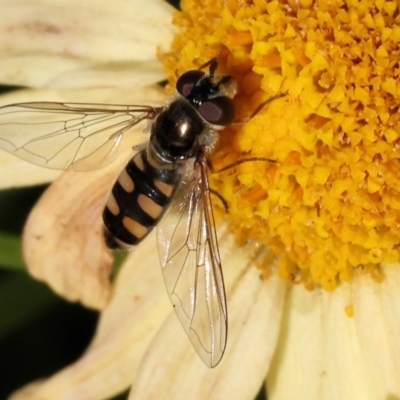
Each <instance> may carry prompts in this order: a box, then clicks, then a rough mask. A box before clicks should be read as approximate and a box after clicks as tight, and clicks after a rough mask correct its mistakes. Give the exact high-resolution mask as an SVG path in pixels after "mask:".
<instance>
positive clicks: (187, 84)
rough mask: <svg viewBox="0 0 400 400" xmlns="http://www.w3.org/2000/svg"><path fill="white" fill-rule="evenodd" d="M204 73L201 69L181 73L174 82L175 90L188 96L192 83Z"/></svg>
mask: <svg viewBox="0 0 400 400" xmlns="http://www.w3.org/2000/svg"><path fill="white" fill-rule="evenodd" d="M204 75H205V73H204V72H203V71H199V70H193V71H188V72H185V73H184V74H182V75H181V76H180V77H179V79H178V81H177V82H176V90H177V91H178V92H179V93H180V94H181V95H182V96H183V97H188V96H189V95H190V93H191V91H192V89H193V87H194V85H195V84H196V83H197V82H198V81H199V80H200V79H201V78H202V77H203V76H204Z"/></svg>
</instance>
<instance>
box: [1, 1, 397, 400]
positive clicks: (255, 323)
mask: <svg viewBox="0 0 400 400" xmlns="http://www.w3.org/2000/svg"><path fill="white" fill-rule="evenodd" d="M81 3H82V2H75V1H73V0H69V1H68V2H67V1H65V2H64V1H57V2H55V3H51V4H47V3H46V2H42V1H38V2H35V4H34V5H33V4H30V3H29V2H25V1H18V2H15V3H12V4H10V3H8V2H4V5H3V7H2V13H3V15H10V18H7V19H4V21H3V22H2V24H3V28H2V29H3V33H2V37H5V38H6V39H5V44H4V46H3V48H2V49H1V51H2V52H3V54H4V60H5V61H4V62H3V64H2V67H1V69H0V74H3V76H1V79H2V81H3V82H10V83H13V84H23V85H26V86H31V87H33V88H35V90H30V91H24V92H19V93H16V94H15V93H14V94H10V95H7V96H2V98H1V104H7V103H14V102H22V101H32V99H36V100H39V99H40V100H44V99H46V100H54V101H67V100H68V101H79V102H101V103H107V102H108V103H117V104H123V103H126V104H137V103H142V104H162V102H163V101H164V100H165V97H164V96H165V95H164V94H162V90H161V89H159V88H158V87H156V86H154V85H152V82H157V81H159V80H161V79H163V76H167V77H168V80H169V86H168V87H167V90H169V91H170V92H171V91H172V89H173V87H174V84H175V82H176V79H177V76H179V75H180V74H182V73H183V72H184V71H187V70H190V69H197V68H198V67H199V66H200V65H202V64H204V62H206V61H207V60H209V59H210V58H211V57H213V56H214V55H215V54H216V53H217V52H218V50H219V49H220V48H221V44H222V45H224V46H225V48H226V49H227V51H224V52H223V53H222V55H221V57H220V60H219V61H220V63H219V64H220V68H219V70H220V72H221V73H228V74H229V75H232V76H233V77H234V78H235V80H236V81H237V84H238V94H237V96H236V97H235V106H236V109H237V116H238V118H239V119H246V118H247V117H248V116H249V115H251V114H252V112H254V110H256V109H257V107H258V106H259V105H260V104H261V103H262V102H263V101H264V100H265V99H267V98H268V97H270V96H273V95H275V94H277V93H283V92H286V91H288V95H287V96H286V97H284V98H281V99H279V100H276V101H275V102H272V103H270V104H268V106H267V107H265V108H264V109H263V110H261V111H260V112H259V113H258V114H257V115H256V116H255V117H254V118H252V119H251V120H250V121H248V122H247V123H245V124H234V125H233V126H231V127H229V128H227V129H226V130H224V131H223V132H221V135H220V136H221V138H220V141H219V144H218V147H217V149H216V151H215V152H214V153H213V154H212V163H213V165H214V167H215V169H216V170H221V169H223V168H224V167H225V166H227V165H230V164H232V162H234V161H236V160H238V159H239V160H240V159H244V158H246V157H247V158H249V157H260V158H263V159H272V160H274V161H275V162H269V163H268V162H262V161H258V162H247V163H243V164H241V165H238V166H237V167H236V168H234V169H231V170H227V171H223V172H220V173H217V174H213V175H212V176H211V177H210V178H211V185H212V187H213V188H214V189H215V190H216V191H217V192H218V193H220V194H221V195H222V196H223V198H224V199H226V200H227V202H228V204H229V212H228V213H225V211H224V210H223V207H219V205H218V204H217V201H216V204H215V208H216V212H217V219H218V220H219V221H222V220H226V221H227V222H226V223H225V225H222V227H221V229H220V230H219V242H220V250H221V258H222V261H223V268H224V275H225V281H226V289H227V302H228V308H229V336H228V345H227V348H226V352H225V355H224V358H223V360H222V361H221V363H220V364H219V365H218V366H217V367H216V368H215V369H212V370H210V369H208V368H206V367H205V366H204V365H203V364H202V362H201V360H200V359H199V358H198V356H197V354H196V352H195V351H194V350H193V349H192V348H191V344H190V342H189V341H188V340H187V338H186V336H185V334H184V332H183V330H182V328H181V326H180V324H179V322H178V321H177V319H176V316H175V314H174V312H173V311H172V310H171V306H170V304H169V300H168V298H167V295H166V293H165V288H164V285H163V282H162V278H161V273H160V271H159V261H158V257H157V254H156V251H155V242H156V239H155V237H154V235H151V236H150V237H149V238H147V239H146V240H145V241H144V242H143V244H141V245H140V246H138V247H137V248H135V249H134V250H133V251H132V252H131V253H130V254H129V255H128V257H127V258H126V260H125V261H124V265H123V268H122V269H121V271H120V273H119V274H118V276H117V278H116V279H115V281H114V282H113V283H112V284H110V283H109V281H108V275H109V272H110V268H111V262H112V258H111V255H110V253H109V251H108V250H107V249H106V247H105V245H104V241H103V238H102V228H101V218H100V215H101V211H102V207H103V206H104V204H105V201H106V199H107V194H108V193H109V191H110V188H111V186H112V184H113V181H114V180H115V178H116V176H118V173H119V171H120V170H121V169H122V168H123V165H124V163H126V160H127V159H129V157H130V156H131V146H132V140H133V139H130V136H132V137H133V138H135V137H136V136H137V134H136V129H135V130H134V132H132V133H129V134H127V135H126V136H127V137H126V138H125V139H126V140H125V143H124V145H123V149H122V152H121V153H122V154H121V156H120V157H119V158H118V159H117V161H116V162H115V163H113V164H112V165H110V166H109V167H106V168H104V169H101V170H98V171H94V172H90V173H79V172H73V171H67V172H65V173H63V175H62V176H60V177H58V178H57V180H56V181H55V182H54V183H53V185H52V186H51V187H50V188H49V189H48V191H47V192H46V193H45V194H44V196H43V197H42V199H41V200H40V201H39V203H38V204H37V205H36V207H35V208H34V210H33V211H32V213H31V216H30V217H29V220H28V222H27V225H26V228H25V233H24V256H25V260H26V261H27V264H28V268H29V271H30V272H31V273H32V275H33V276H35V277H37V278H38V279H41V280H44V281H46V282H47V283H48V284H49V285H50V286H51V287H52V288H53V289H54V290H55V291H56V292H57V293H59V294H60V295H62V296H64V297H66V298H67V299H69V300H71V301H80V302H82V303H83V304H85V305H87V306H90V307H94V308H98V309H101V310H102V313H101V318H100V322H99V325H98V328H97V333H96V335H95V337H94V338H93V341H92V343H91V344H90V346H89V348H88V349H87V351H86V352H85V354H84V355H83V356H82V357H81V358H80V359H79V360H77V361H76V362H75V363H74V364H72V365H70V366H69V367H67V368H65V369H63V370H62V371H60V372H58V373H57V374H55V375H53V376H52V377H50V378H46V379H44V380H43V381H40V382H34V383H32V384H30V385H28V386H26V387H24V388H22V389H21V390H20V391H18V392H16V393H15V394H14V395H13V396H12V399H38V400H39V399H41V400H42V399H55V398H56V399H80V400H81V399H87V400H93V399H105V398H108V397H110V396H112V395H113V394H115V393H118V392H120V391H122V390H124V389H125V388H128V387H131V392H130V395H129V399H140V400H142V399H153V398H165V399H186V398H191V399H205V398H207V399H225V398H234V399H251V398H254V397H255V396H256V394H257V392H258V391H259V389H260V387H261V386H262V385H263V384H265V385H266V387H267V391H268V398H270V399H287V398H295V399H304V398H307V399H321V398H322V399H330V398H334V399H338V398H339V399H347V398H360V399H377V398H389V397H396V396H400V379H399V373H400V300H399V296H398V295H397V292H398V291H399V288H400V286H399V285H400V274H399V268H398V261H399V250H398V248H399V243H400V236H399V233H400V229H399V226H400V224H399V222H400V214H399V210H400V202H399V198H400V197H399V190H400V189H399V184H398V182H400V172H399V160H398V159H399V155H400V146H399V143H400V141H399V140H400V139H399V135H400V125H399V124H400V122H399V119H400V117H399V113H398V105H397V103H398V101H397V98H398V91H399V89H398V84H397V80H398V73H399V65H398V60H397V58H398V50H399V49H398V43H399V41H400V28H399V27H398V25H399V6H398V4H397V3H396V2H390V1H379V2H375V3H371V2H369V1H366V0H364V1H358V2H354V1H340V0H339V1H324V0H320V1H311V0H299V1H290V0H289V1H285V2H283V1H282V2H278V1H268V2H267V1H258V0H253V1H247V2H243V1H236V0H231V1H226V0H213V1H211V0H203V1H199V0H183V1H182V3H181V11H180V12H176V13H174V14H173V13H172V9H171V8H169V7H168V6H166V5H165V3H162V2H160V1H155V0H153V1H150V2H147V3H146V7H143V5H141V4H139V3H136V2H135V1H122V0H119V1H118V3H116V2H112V3H111V2H102V3H101V4H100V3H98V2H95V1H86V2H84V3H83V4H81ZM14 4H15V5H14ZM17 4H18V6H17ZM172 15H174V17H173V22H174V23H173V25H172V24H171V23H170V22H169V19H170V18H172ZM173 33H175V36H174V39H173V41H172V47H171V48H169V47H168V46H169V43H170V40H172V39H171V38H172V35H173ZM157 46H161V47H158V49H159V50H158V57H159V59H161V60H162V62H163V64H164V71H165V74H166V75H162V74H161V72H160V70H159V69H158V64H157V61H156V58H155V51H156V48H157ZM44 69H45V70H46V73H47V71H49V74H43V70H44ZM127 88H128V89H127ZM133 88H134V89H133ZM138 130H140V128H138ZM1 159H2V161H1V162H2V168H3V171H5V170H6V169H7V171H13V175H12V177H10V180H9V183H8V184H9V185H24V184H32V183H37V182H44V181H48V180H50V179H53V178H54V177H55V174H57V173H54V172H52V171H50V172H48V171H46V170H43V169H40V168H36V167H33V166H31V165H25V164H26V163H23V162H22V161H20V160H16V159H13V158H12V157H11V156H8V155H6V154H4V153H2V154H1ZM3 160H5V161H3ZM14 171H15V172H14ZM28 174H29V175H28ZM0 175H1V176H6V175H8V176H9V175H10V174H9V172H8V174H6V173H5V172H4V173H3V172H2V171H1V170H0ZM6 182H7V181H6ZM238 244H239V245H240V246H238Z"/></svg>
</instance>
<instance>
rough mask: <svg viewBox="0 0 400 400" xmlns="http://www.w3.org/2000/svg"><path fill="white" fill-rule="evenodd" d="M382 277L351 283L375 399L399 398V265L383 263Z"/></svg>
mask: <svg viewBox="0 0 400 400" xmlns="http://www.w3.org/2000/svg"><path fill="white" fill-rule="evenodd" d="M383 272H384V275H385V280H384V281H383V282H382V283H380V284H377V283H376V282H374V281H373V280H372V279H371V278H370V277H369V276H360V277H359V279H357V280H356V281H355V282H354V288H353V293H354V312H355V315H354V320H355V324H356V333H357V338H358V341H359V345H360V348H361V352H362V355H363V359H364V363H365V366H366V368H367V372H368V378H367V379H368V380H367V384H366V386H368V387H369V388H370V389H371V391H372V390H373V391H372V394H373V397H371V398H375V399H378V398H380V399H384V398H387V399H389V398H399V397H400V296H399V293H400V265H399V264H395V265H385V267H384V268H383Z"/></svg>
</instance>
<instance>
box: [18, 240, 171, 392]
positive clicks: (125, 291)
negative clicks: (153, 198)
mask: <svg viewBox="0 0 400 400" xmlns="http://www.w3.org/2000/svg"><path fill="white" fill-rule="evenodd" d="M155 247H156V239H155V235H154V234H151V235H150V236H149V237H148V238H146V239H145V240H144V241H143V243H141V245H140V246H138V247H137V248H135V249H134V250H132V252H131V254H130V255H129V257H128V258H127V259H126V260H125V262H124V265H123V267H122V268H121V271H120V272H119V274H118V277H117V279H116V282H115V284H114V290H113V293H112V297H111V300H110V303H109V304H108V305H107V307H106V309H105V310H104V311H103V312H102V314H101V318H100V321H99V326H98V329H97V333H96V336H95V338H94V340H93V341H92V343H91V344H90V346H89V348H88V349H87V350H86V352H85V353H84V354H83V356H81V358H80V359H79V360H78V361H76V362H75V363H74V364H72V365H70V366H68V367H67V368H65V369H63V370H62V371H60V372H58V373H57V374H55V375H54V376H52V377H50V378H49V379H47V380H43V381H38V382H34V383H31V384H29V385H27V386H26V387H24V388H22V389H20V390H19V391H17V392H16V393H14V394H13V395H12V396H11V400H20V399H21V400H55V399H57V400H72V399H73V400H97V399H99V400H104V399H106V398H110V397H111V396H113V395H115V394H117V393H119V392H121V391H123V390H124V389H126V388H128V387H129V386H130V384H131V383H132V379H133V378H134V376H135V375H136V374H137V369H138V367H139V363H140V360H141V358H142V356H143V353H144V352H145V350H146V348H147V347H148V345H149V343H150V342H151V340H152V338H153V336H154V335H155V333H156V332H157V331H158V329H159V326H160V324H161V323H162V321H163V320H164V319H165V318H166V316H167V315H168V313H170V311H171V304H170V302H169V300H168V297H167V293H166V290H165V286H164V282H163V279H162V274H161V271H160V266H159V261H158V255H157V252H156V251H155Z"/></svg>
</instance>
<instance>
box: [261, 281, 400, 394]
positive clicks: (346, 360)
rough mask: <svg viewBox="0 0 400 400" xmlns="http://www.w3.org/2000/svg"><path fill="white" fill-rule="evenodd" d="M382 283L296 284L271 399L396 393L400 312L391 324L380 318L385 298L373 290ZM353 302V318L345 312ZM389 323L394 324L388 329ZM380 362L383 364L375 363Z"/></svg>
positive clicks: (394, 290) (275, 363)
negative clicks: (326, 287) (335, 286)
mask: <svg viewBox="0 0 400 400" xmlns="http://www.w3.org/2000/svg"><path fill="white" fill-rule="evenodd" d="M390 281H392V280H390ZM394 281H397V282H396V284H392V286H393V287H392V293H391V294H394V295H395V296H396V295H397V293H398V290H399V285H398V283H399V275H398V274H397V278H396V279H395V280H394ZM388 282H389V281H388ZM351 285H352V286H351ZM383 285H384V284H381V285H379V284H376V283H374V282H372V280H371V278H370V277H362V278H361V277H356V278H355V280H354V282H353V283H352V284H342V285H341V286H340V287H339V288H338V289H336V290H335V291H334V292H333V293H328V292H326V291H323V290H321V289H316V290H314V291H313V292H307V291H306V290H305V289H304V288H303V287H302V286H294V287H293V288H292V290H291V291H290V292H289V296H288V299H287V302H286V305H285V313H284V318H283V324H282V334H281V337H280V341H279V344H278V348H277V353H276V356H275V357H274V360H273V364H272V365H271V371H270V373H269V375H268V379H267V390H268V398H269V399H272V400H279V399H287V398H291V399H305V398H306V399H308V400H313V399H316V400H317V399H318V400H321V399H323V400H325V399H329V400H330V399H332V400H334V399H363V400H364V399H365V400H369V399H371V400H373V399H378V398H386V397H387V396H389V395H390V394H396V395H398V394H399V393H400V392H399V390H398V386H397V389H396V385H398V384H399V381H398V379H397V380H396V378H398V371H399V364H398V363H399V356H400V354H399V346H398V342H397V349H396V346H394V341H395V339H394V338H395V333H394V332H396V334H397V332H398V329H399V314H398V313H397V315H396V317H394V320H395V322H393V321H390V323H389V322H388V320H385V318H384V317H382V313H381V311H382V310H381V309H380V308H379V306H377V305H378V304H380V301H381V300H380V298H381V296H380V295H377V293H376V292H375V293H373V292H374V290H375V291H381V290H385V289H384V286H383ZM352 290H353V291H352ZM395 296H393V299H394V297H395ZM389 299H390V296H387V298H386V304H387V305H388V306H389V308H388V309H390V310H391V311H390V312H392V313H393V315H391V317H392V316H394V315H395V308H390V302H389ZM349 305H353V307H354V317H353V318H350V317H348V316H347V315H346V313H345V307H346V306H349ZM396 308H397V311H398V310H399V304H398V302H397V306H396ZM371 310H372V312H371ZM374 310H375V312H374ZM379 316H380V317H379ZM387 316H388V315H387ZM378 318H379V319H380V320H381V321H379V320H378ZM385 324H387V325H389V326H390V325H392V326H391V327H390V329H387V330H385V329H384V328H383V326H384V325H385ZM394 328H397V330H396V329H394ZM390 337H391V338H392V340H390ZM397 340H398V339H397ZM386 341H387V342H386ZM378 345H379V346H378ZM391 352H392V353H391ZM378 360H379V363H380V367H381V368H380V367H377V366H376V363H378ZM386 368H388V369H389V370H388V371H385V370H386ZM369 369H371V370H370V371H369ZM385 372H387V374H386V375H385ZM385 380H386V381H385ZM377 381H380V385H377V384H376V382H377ZM383 382H384V383H383ZM388 382H390V384H388ZM379 386H381V387H380V388H379ZM396 390H397V391H396Z"/></svg>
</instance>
